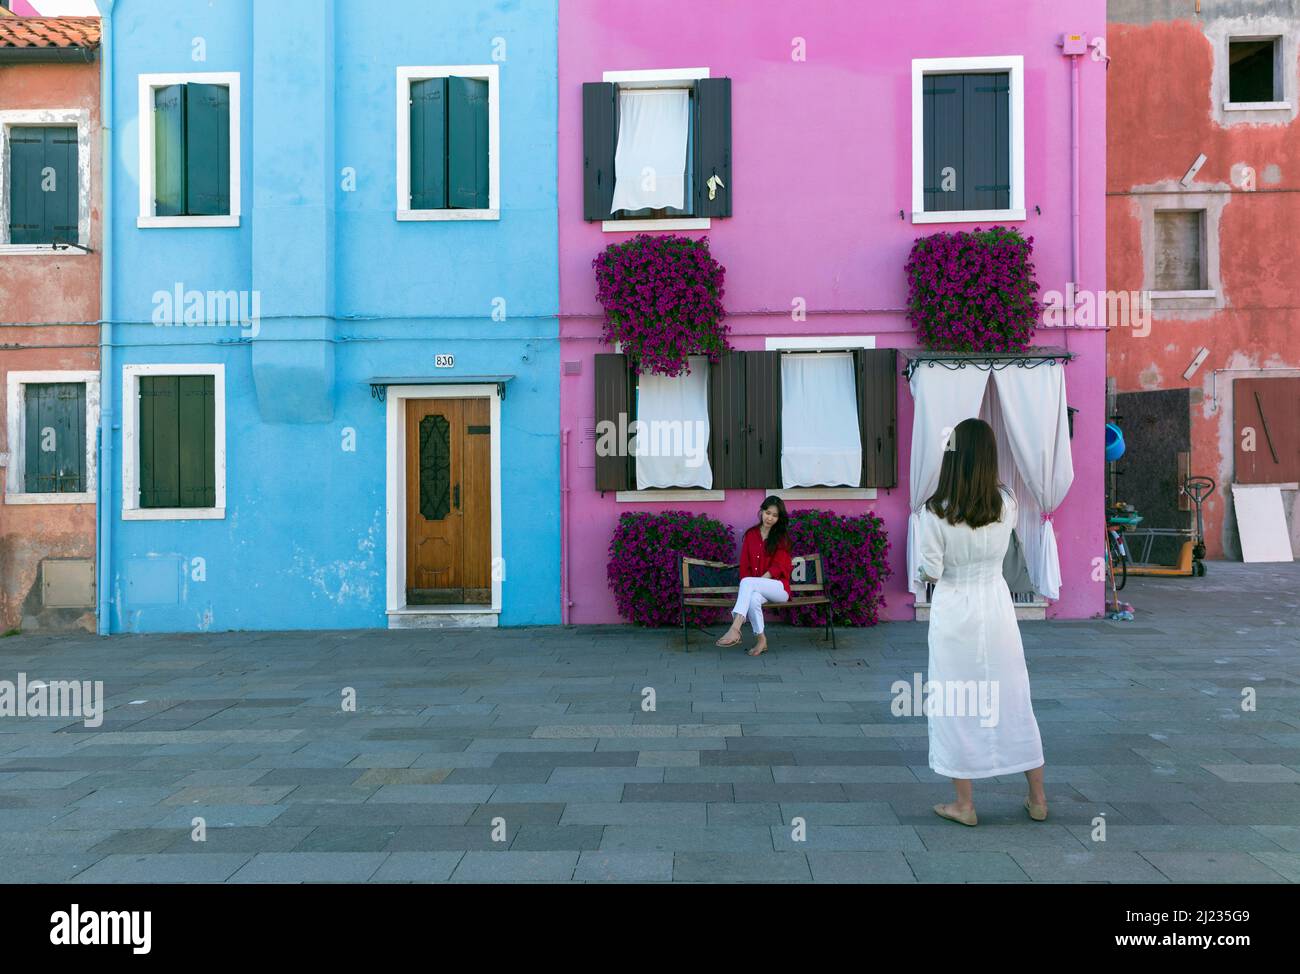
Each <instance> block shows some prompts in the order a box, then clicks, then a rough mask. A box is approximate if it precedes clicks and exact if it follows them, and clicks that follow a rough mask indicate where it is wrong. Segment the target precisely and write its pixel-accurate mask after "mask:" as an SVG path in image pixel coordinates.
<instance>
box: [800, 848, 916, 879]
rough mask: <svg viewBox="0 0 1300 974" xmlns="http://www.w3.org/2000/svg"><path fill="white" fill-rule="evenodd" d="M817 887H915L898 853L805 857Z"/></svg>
mask: <svg viewBox="0 0 1300 974" xmlns="http://www.w3.org/2000/svg"><path fill="white" fill-rule="evenodd" d="M808 865H809V867H810V868H811V869H812V875H813V881H814V882H818V883H915V882H916V881H917V879H916V875H915V874H914V873H913V872H912V867H911V866H910V865H909V864H908V861H907V859H906V857H905V856H904V854H903V853H902V852H817V851H811V852H809V853H808Z"/></svg>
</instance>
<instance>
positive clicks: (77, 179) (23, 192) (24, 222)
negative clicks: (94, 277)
mask: <svg viewBox="0 0 1300 974" xmlns="http://www.w3.org/2000/svg"><path fill="white" fill-rule="evenodd" d="M91 138H92V133H91V131H90V113H89V112H87V111H86V110H84V109H79V108H39V109H23V110H10V111H0V254H53V253H58V254H60V255H66V254H72V255H76V256H80V255H82V254H84V253H86V250H85V249H82V248H87V247H89V246H90V199H91V187H90V158H91ZM69 244H73V245H75V246H68V245H69Z"/></svg>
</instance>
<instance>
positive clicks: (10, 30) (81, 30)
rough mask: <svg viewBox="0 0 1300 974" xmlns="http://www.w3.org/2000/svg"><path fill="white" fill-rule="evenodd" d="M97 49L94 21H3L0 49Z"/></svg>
mask: <svg viewBox="0 0 1300 974" xmlns="http://www.w3.org/2000/svg"><path fill="white" fill-rule="evenodd" d="M98 46H99V18H98V17H5V18H3V19H0V47H87V48H93V47H98Z"/></svg>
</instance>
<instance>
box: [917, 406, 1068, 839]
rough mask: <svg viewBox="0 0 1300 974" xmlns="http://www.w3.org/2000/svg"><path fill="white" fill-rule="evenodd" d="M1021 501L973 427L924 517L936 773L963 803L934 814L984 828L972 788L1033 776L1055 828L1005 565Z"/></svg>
mask: <svg viewBox="0 0 1300 974" xmlns="http://www.w3.org/2000/svg"><path fill="white" fill-rule="evenodd" d="M1015 523H1016V499H1015V497H1014V495H1012V493H1011V492H1010V491H1009V490H1007V489H1006V488H1005V487H1003V486H1002V485H1001V484H999V483H998V448H997V441H996V440H995V439H994V437H993V430H992V428H991V427H990V426H989V425H988V423H985V422H984V421H983V420H980V419H968V420H965V421H964V422H961V423H959V424H958V425H957V427H956V428H955V429H954V430H953V432H952V435H951V436H950V437H949V439H948V443H947V446H946V449H945V453H944V457H943V466H942V468H941V469H940V472H939V487H938V489H937V490H936V491H935V492H934V495H933V496H932V497H931V498H930V499H929V500H928V501H927V502H926V505H925V508H924V509H923V510H922V512H921V530H920V550H919V560H920V568H919V574H920V579H921V581H923V582H925V583H933V584H934V594H933V595H932V596H931V599H930V662H929V679H928V680H927V682H926V690H927V699H926V701H925V710H926V716H927V718H928V724H929V730H930V767H931V768H932V769H933V770H934V771H935V772H936V773H938V774H941V775H945V776H946V777H949V778H952V779H953V785H954V786H955V787H956V789H957V800H956V801H955V802H953V803H951V804H947V805H936V806H934V810H935V812H936V813H937V814H938V815H940V816H942V817H943V818H948V819H952V820H953V821H954V822H960V823H961V824H963V825H975V824H976V823H977V821H978V819H977V818H976V816H975V803H974V801H973V799H972V790H971V779H973V778H992V777H996V776H998V775H1005V774H1014V773H1016V772H1017V771H1023V772H1024V773H1025V777H1026V778H1027V779H1028V781H1029V795H1028V797H1027V798H1026V799H1025V808H1026V810H1027V811H1028V812H1029V817H1030V818H1032V819H1034V820H1035V821H1038V822H1041V821H1043V820H1044V819H1046V818H1047V796H1046V795H1045V794H1044V793H1043V745H1042V740H1041V738H1040V737H1039V734H1038V722H1037V721H1036V720H1035V719H1034V708H1033V705H1032V704H1031V702H1030V699H1029V673H1028V671H1027V670H1026V669H1025V652H1024V647H1023V646H1022V645H1021V642H1020V629H1019V627H1018V626H1017V624H1016V612H1015V607H1014V606H1013V605H1012V602H1011V592H1010V590H1009V589H1008V588H1007V583H1006V581H1005V580H1004V579H1003V577H1002V560H1003V558H1004V557H1005V555H1006V552H1007V544H1008V542H1009V541H1010V538H1011V530H1012V528H1013V526H1014V525H1015Z"/></svg>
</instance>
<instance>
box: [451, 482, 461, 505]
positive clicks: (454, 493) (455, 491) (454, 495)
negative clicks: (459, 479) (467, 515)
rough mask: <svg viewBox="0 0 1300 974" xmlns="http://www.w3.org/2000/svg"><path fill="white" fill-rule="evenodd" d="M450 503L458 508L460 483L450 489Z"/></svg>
mask: <svg viewBox="0 0 1300 974" xmlns="http://www.w3.org/2000/svg"><path fill="white" fill-rule="evenodd" d="M451 503H452V506H453V507H455V508H456V510H458V511H459V510H460V484H457V485H456V486H455V487H453V488H452V489H451Z"/></svg>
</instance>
